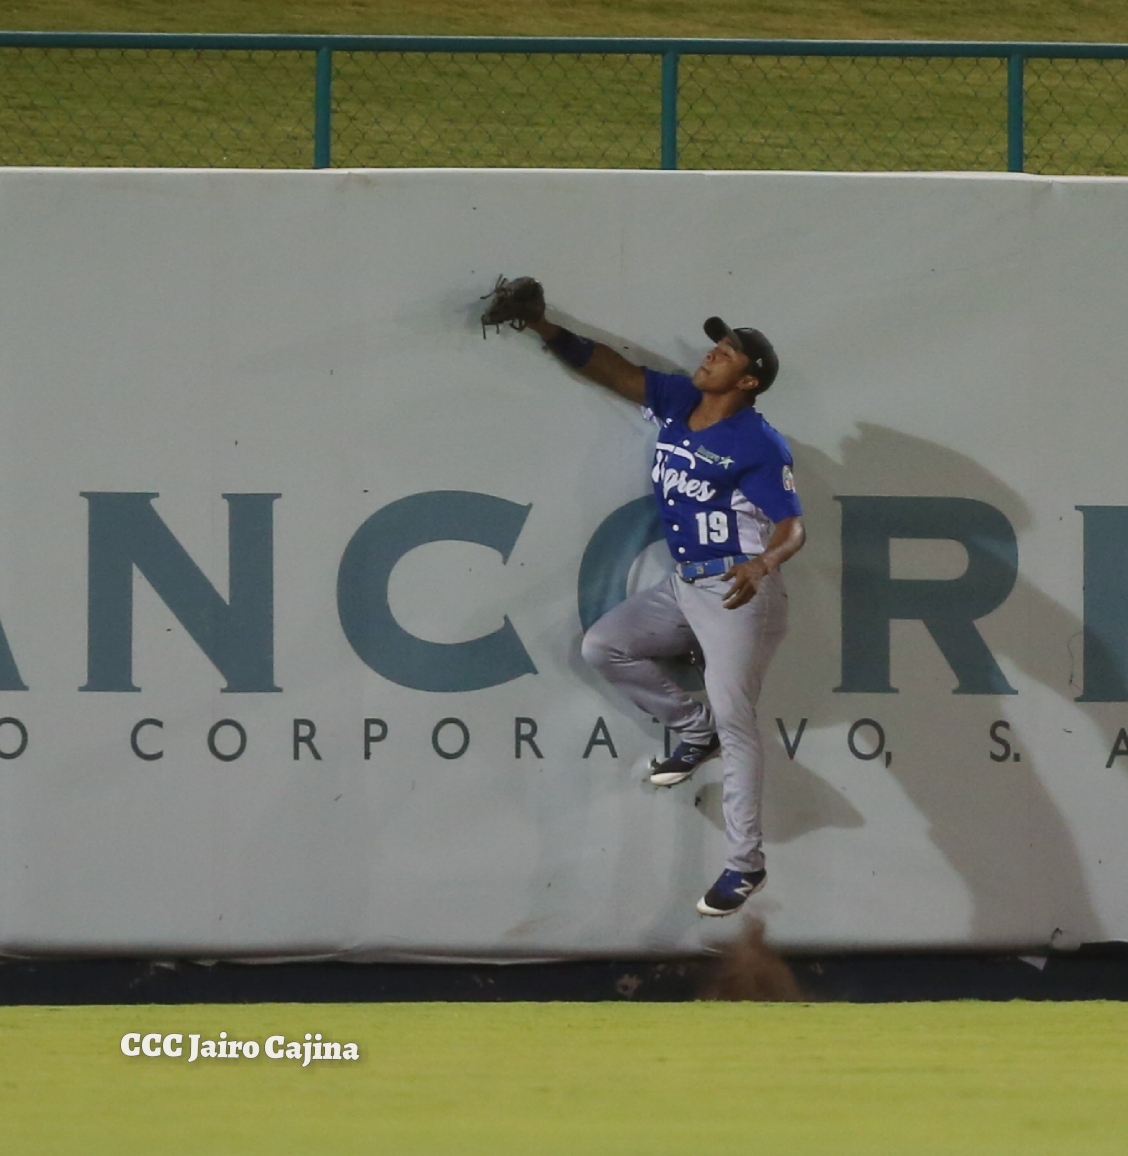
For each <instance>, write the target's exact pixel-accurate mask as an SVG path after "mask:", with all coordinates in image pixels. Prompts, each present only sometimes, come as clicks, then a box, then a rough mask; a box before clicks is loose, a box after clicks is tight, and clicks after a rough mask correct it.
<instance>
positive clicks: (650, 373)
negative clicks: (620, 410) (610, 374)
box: [643, 369, 701, 418]
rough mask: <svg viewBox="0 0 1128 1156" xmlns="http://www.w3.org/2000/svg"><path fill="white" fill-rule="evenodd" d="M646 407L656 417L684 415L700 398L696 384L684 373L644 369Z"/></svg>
mask: <svg viewBox="0 0 1128 1156" xmlns="http://www.w3.org/2000/svg"><path fill="white" fill-rule="evenodd" d="M643 374H644V375H645V377H646V408H647V409H648V410H650V412H651V413H652V414H653V415H654V416H655V417H656V418H668V417H671V418H677V417H684V416H685V415H686V414H687V413H689V412H690V411H691V410H692V409H693V407H694V406H695V405H696V404H697V402H698V401H699V400H700V397H701V395H700V393H698V391H697V388H696V386H695V385H694V384H693V382H692V380H691V379H690V378H688V377H686V376H685V374H684V373H659V372H658V370H656V369H644V370H643Z"/></svg>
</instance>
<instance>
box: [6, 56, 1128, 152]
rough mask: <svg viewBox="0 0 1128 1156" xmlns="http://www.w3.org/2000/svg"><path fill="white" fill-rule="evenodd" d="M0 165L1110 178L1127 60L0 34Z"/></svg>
mask: <svg viewBox="0 0 1128 1156" xmlns="http://www.w3.org/2000/svg"><path fill="white" fill-rule="evenodd" d="M0 163H3V164H7V165H160V166H221V167H253V168H304V167H309V166H310V165H313V166H315V167H324V166H327V165H330V164H332V165H338V166H357V167H368V166H377V167H389V166H390V167H397V166H460V167H461V166H507V167H508V166H512V167H525V166H533V167H580V168H660V167H661V168H675V167H683V168H694V169H826V170H922V169H949V170H951V169H957V170H1005V169H1008V168H1009V169H1012V170H1019V169H1025V170H1026V171H1030V172H1041V173H1093V174H1124V173H1128V45H1071V44H1057V45H1038V44H960V43H956V44H929V43H916V42H914V43H903V44H899V43H887V42H875V43H867V42H815V41H807V42H802V41H776V42H773V41H692V40H690V41H675V40H640V41H629V40H588V39H583V40H581V39H574V40H534V39H519V40H518V39H506V40H495V39H483V38H446V37H435V38H408V37H309V36H215V35H201V36H168V35H160V34H154V35H139V34H112V33H106V34H61V33H0Z"/></svg>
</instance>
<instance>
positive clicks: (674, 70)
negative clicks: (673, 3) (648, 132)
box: [662, 52, 678, 169]
mask: <svg viewBox="0 0 1128 1156" xmlns="http://www.w3.org/2000/svg"><path fill="white" fill-rule="evenodd" d="M662 167H663V168H664V169H676V168H677V167H678V54H677V53H676V52H664V53H663V54H662Z"/></svg>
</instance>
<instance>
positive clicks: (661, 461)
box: [650, 442, 717, 502]
mask: <svg viewBox="0 0 1128 1156" xmlns="http://www.w3.org/2000/svg"><path fill="white" fill-rule="evenodd" d="M654 450H655V453H654V469H653V471H652V472H651V475H650V476H651V478H652V480H653V481H655V482H660V483H661V485H662V496H663V497H667V498H668V497H669V496H670V491H671V490H677V492H678V493H679V494H684V495H685V496H686V497H687V498H696V499H697V500H698V501H699V502H708V501H710V500H711V499H712V498H714V497H716V494H717V491H716V489H715V488H714V487H713V486H711V485H710V484H709V483H708V482H707V481H705V480H704V479H702V478H691V477H689V476H688V475H687V474H686V472H685V470H679V469H677V468H675V467H674V466H670V465H668V463H669V461H670V458H671V457H672V456H675V455H676V456H678V457H683V458H687V459H688V460H689V468H690V469H691V470H692V469H695V468H696V467H697V458H696V456H695V455H694V454H691V453H690V452H689V450H684V449H682V447H681V446H672V445H669V444H667V443H666V442H659V443H658V444H657V445H656V446H655V447H654Z"/></svg>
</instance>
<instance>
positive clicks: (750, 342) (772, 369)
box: [705, 317, 779, 393]
mask: <svg viewBox="0 0 1128 1156" xmlns="http://www.w3.org/2000/svg"><path fill="white" fill-rule="evenodd" d="M705 334H706V336H707V337H708V338H709V340H710V341H713V342H716V343H717V344H719V343H720V342H721V341H722V340H723V339H724V338H726V337H727V338H728V339H729V340H730V341H731V342H732V343H733V345H735V346H736V348H737V349H739V350H740V351H741V353H743V354H744V355H745V356H746V357H747V358H748V372H749V373H751V374H752V376H753V377H754V378H756V380H757V381H759V383H760V388H759V390H758V391H757V392H759V393H763V392H764V390H765V389H767V388H768V386H769V385H771V383H772V382H773V381H775V379H776V374H777V373H779V358H778V357H777V356H776V351H775V350H774V349H773V348H772V343H771V342H770V341H769V340H768V339H767V338H766V337H765V336H764V335H763V334H762V333H761V332H760V331H759V330H758V329H731V328H730V327H729V326H728V325H726V324H725V323H724V322H723V321H722V320H721V319H720V318H719V317H710V318H709V320H708V321H706V322H705Z"/></svg>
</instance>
